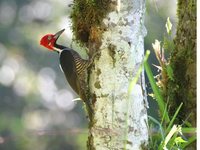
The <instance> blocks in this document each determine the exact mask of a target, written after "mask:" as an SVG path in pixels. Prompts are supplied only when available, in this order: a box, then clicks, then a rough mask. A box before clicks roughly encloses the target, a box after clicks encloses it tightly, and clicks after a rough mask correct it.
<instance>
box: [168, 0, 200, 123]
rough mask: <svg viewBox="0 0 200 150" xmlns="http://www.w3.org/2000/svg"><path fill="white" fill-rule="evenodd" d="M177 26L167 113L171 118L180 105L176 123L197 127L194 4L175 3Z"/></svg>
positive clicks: (190, 0)
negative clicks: (168, 112)
mask: <svg viewBox="0 0 200 150" xmlns="http://www.w3.org/2000/svg"><path fill="white" fill-rule="evenodd" d="M177 6H178V10H177V13H178V26H177V32H176V38H175V40H174V41H175V50H174V51H173V53H172V55H171V59H170V64H171V66H172V68H173V71H174V81H170V82H169V83H168V96H169V99H170V100H171V101H170V105H171V106H170V113H171V115H173V114H174V112H175V111H176V109H177V108H178V106H179V105H180V103H181V102H183V107H182V109H181V111H180V115H179V117H178V120H177V121H178V122H179V123H181V124H182V123H183V121H185V120H186V118H188V120H187V121H189V122H190V123H191V124H192V126H193V127H195V126H196V100H197V99H196V48H197V47H196V0H184V1H183V0H178V4H177Z"/></svg>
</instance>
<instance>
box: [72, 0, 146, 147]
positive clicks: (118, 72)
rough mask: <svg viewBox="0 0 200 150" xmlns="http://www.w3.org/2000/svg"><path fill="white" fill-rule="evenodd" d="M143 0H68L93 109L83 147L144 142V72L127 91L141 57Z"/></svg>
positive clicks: (142, 49) (122, 145)
mask: <svg viewBox="0 0 200 150" xmlns="http://www.w3.org/2000/svg"><path fill="white" fill-rule="evenodd" d="M144 14H145V0H124V1H121V0H98V1H94V0H74V6H73V12H72V20H73V32H74V35H75V37H76V39H77V40H78V41H79V42H80V43H82V44H83V45H85V46H86V47H87V48H88V50H89V52H88V53H89V56H90V57H91V56H92V55H93V54H94V53H96V52H97V51H98V52H99V55H98V57H96V58H95V60H94V63H93V66H92V68H91V72H90V73H89V79H88V82H89V89H90V93H91V94H90V95H91V97H92V103H93V107H94V114H93V116H92V118H90V119H91V122H90V125H89V133H90V134H89V137H88V149H90V150H94V149H96V150H109V149H129V150H130V149H131V150H139V149H145V148H146V146H147V143H148V126H147V108H146V107H145V106H146V105H147V103H146V90H145V80H144V73H143V72H142V74H141V75H140V77H139V79H138V81H137V83H136V84H135V86H134V88H133V90H132V91H131V92H130V94H129V93H128V89H129V85H130V82H131V81H132V80H133V79H134V77H135V75H136V73H137V71H138V69H139V67H140V65H141V64H142V60H143V57H144V36H145V35H146V30H145V27H144Z"/></svg>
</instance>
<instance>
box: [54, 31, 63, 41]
mask: <svg viewBox="0 0 200 150" xmlns="http://www.w3.org/2000/svg"><path fill="white" fill-rule="evenodd" d="M64 31H65V29H62V30H60V31H58V32H57V33H56V34H54V36H53V37H54V38H55V39H56V40H57V39H58V38H59V36H60V35H61V34H62V33H63V32H64Z"/></svg>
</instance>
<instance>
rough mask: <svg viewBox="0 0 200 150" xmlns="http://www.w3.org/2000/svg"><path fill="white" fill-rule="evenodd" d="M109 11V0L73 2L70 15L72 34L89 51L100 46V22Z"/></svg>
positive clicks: (101, 29)
mask: <svg viewBox="0 0 200 150" xmlns="http://www.w3.org/2000/svg"><path fill="white" fill-rule="evenodd" d="M110 11H111V0H74V5H73V11H72V13H71V18H72V24H73V25H72V26H73V33H74V36H75V38H76V40H78V41H79V42H80V44H83V45H85V46H87V47H88V48H89V49H91V47H92V48H95V49H98V48H99V47H100V46H101V35H102V32H103V31H104V29H103V25H102V20H103V19H104V18H105V17H106V15H107V14H108V12H110Z"/></svg>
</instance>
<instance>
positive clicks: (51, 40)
mask: <svg viewBox="0 0 200 150" xmlns="http://www.w3.org/2000/svg"><path fill="white" fill-rule="evenodd" d="M64 30H65V29H63V30H61V31H59V32H57V33H56V34H46V35H45V36H43V37H42V38H41V40H40V45H42V46H44V47H46V48H47V49H48V50H55V44H56V41H57V39H58V38H59V37H60V35H61V34H62V33H63V32H64Z"/></svg>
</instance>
